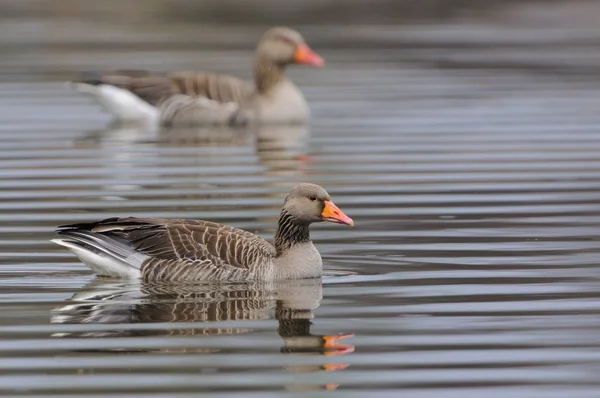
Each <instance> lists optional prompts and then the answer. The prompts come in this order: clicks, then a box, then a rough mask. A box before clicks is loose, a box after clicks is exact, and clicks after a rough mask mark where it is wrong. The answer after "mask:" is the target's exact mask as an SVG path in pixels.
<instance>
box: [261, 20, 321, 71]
mask: <svg viewBox="0 0 600 398" xmlns="http://www.w3.org/2000/svg"><path fill="white" fill-rule="evenodd" d="M257 55H258V56H259V57H260V58H263V59H267V60H269V61H271V62H272V63H274V64H277V65H281V66H285V65H289V64H304V65H310V66H316V67H321V66H324V65H325V61H323V58H321V57H320V56H319V55H318V54H317V53H315V52H314V51H313V50H311V48H310V47H309V46H308V45H307V44H306V42H305V41H304V38H303V37H302V35H301V34H300V33H298V32H297V31H295V30H293V29H290V28H285V27H275V28H271V29H269V30H268V31H266V32H265V33H264V34H263V36H262V38H261V39H260V42H259V43H258V48H257Z"/></svg>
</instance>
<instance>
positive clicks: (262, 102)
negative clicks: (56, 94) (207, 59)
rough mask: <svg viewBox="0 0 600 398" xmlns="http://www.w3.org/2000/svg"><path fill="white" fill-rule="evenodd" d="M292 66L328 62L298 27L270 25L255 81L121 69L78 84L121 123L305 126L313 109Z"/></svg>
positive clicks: (258, 53)
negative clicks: (295, 80) (289, 73)
mask: <svg viewBox="0 0 600 398" xmlns="http://www.w3.org/2000/svg"><path fill="white" fill-rule="evenodd" d="M291 64H304V65H310V66H315V67H322V66H324V64H325V62H324V61H323V58H321V57H320V56H319V55H318V54H317V53H315V52H314V51H313V50H312V49H311V48H310V47H309V46H308V45H307V44H306V42H305V41H304V38H303V37H302V35H301V34H300V33H298V32H297V31H295V30H293V29H290V28H287V27H275V28H271V29H269V30H268V31H267V32H266V33H264V35H263V36H262V38H261V39H260V41H259V43H258V46H257V49H256V56H255V62H254V84H251V83H249V82H246V81H244V80H241V79H239V78H236V77H233V76H228V75H221V74H215V73H207V72H178V73H173V74H170V75H166V76H158V75H151V74H149V73H147V72H144V71H121V72H119V71H117V72H113V73H108V74H105V75H100V76H95V75H94V76H92V77H88V78H86V79H84V80H83V81H82V82H79V83H76V84H75V88H76V89H77V90H79V91H82V92H85V93H88V94H91V95H92V96H93V97H94V98H95V99H96V100H97V101H98V102H99V104H100V105H101V106H103V107H104V108H105V109H106V110H107V111H108V112H109V113H111V114H113V115H114V116H115V117H116V118H117V119H118V120H120V121H144V122H149V123H152V124H157V123H158V124H160V125H164V126H172V127H189V126H200V125H228V126H247V125H250V124H287V125H289V124H306V123H307V122H308V120H309V119H310V110H309V108H308V104H307V103H306V100H305V98H304V96H303V95H302V92H301V91H300V90H299V89H298V87H296V85H295V84H294V83H293V82H292V81H291V80H290V79H288V78H287V77H286V76H285V69H286V67H287V66H288V65H291Z"/></svg>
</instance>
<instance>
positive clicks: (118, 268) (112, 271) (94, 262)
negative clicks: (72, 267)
mask: <svg viewBox="0 0 600 398" xmlns="http://www.w3.org/2000/svg"><path fill="white" fill-rule="evenodd" d="M51 241H52V242H54V243H56V244H58V245H61V246H64V247H66V248H67V249H69V250H70V251H72V252H73V253H74V254H75V255H76V256H77V257H79V259H80V260H81V262H83V263H84V264H85V265H87V266H88V267H90V268H91V270H92V271H94V272H95V273H96V274H97V275H103V276H113V277H118V278H139V277H140V270H139V268H136V267H134V265H133V264H134V263H137V262H139V260H140V259H133V258H131V259H130V258H129V257H128V258H126V259H120V258H119V257H116V256H114V255H111V254H110V253H108V252H105V251H102V250H97V251H91V250H88V249H86V248H85V247H82V246H80V245H78V244H76V243H74V242H72V241H69V240H68V239H52V240H51ZM134 256H135V255H134ZM134 256H132V257H134Z"/></svg>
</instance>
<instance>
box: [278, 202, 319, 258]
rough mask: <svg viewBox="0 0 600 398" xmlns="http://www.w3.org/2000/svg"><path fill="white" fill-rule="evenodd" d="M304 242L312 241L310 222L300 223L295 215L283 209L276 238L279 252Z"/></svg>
mask: <svg viewBox="0 0 600 398" xmlns="http://www.w3.org/2000/svg"><path fill="white" fill-rule="evenodd" d="M304 242H310V232H309V229H308V224H303V223H298V221H297V220H296V218H295V217H294V216H292V215H291V214H290V213H288V212H287V211H286V210H285V209H282V210H281V214H280V215H279V221H278V223H277V232H275V240H274V244H275V249H276V250H277V254H280V253H283V252H284V251H286V250H289V249H290V248H291V247H292V246H294V245H296V244H298V243H304Z"/></svg>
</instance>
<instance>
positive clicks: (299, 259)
mask: <svg viewBox="0 0 600 398" xmlns="http://www.w3.org/2000/svg"><path fill="white" fill-rule="evenodd" d="M320 221H329V222H333V223H337V224H346V225H350V226H353V225H354V221H352V219H351V218H350V217H348V216H346V215H345V214H344V213H343V212H342V211H341V210H340V209H339V208H338V207H337V206H336V205H335V204H334V203H333V202H332V201H331V197H330V196H329V194H328V193H327V191H325V189H323V188H322V187H320V186H318V185H315V184H308V183H303V184H299V185H298V186H296V187H295V188H294V189H293V190H292V191H291V192H290V193H289V194H288V195H287V197H286V198H285V201H284V205H283V208H282V210H281V213H280V216H279V221H278V224H277V230H276V232H275V238H274V243H273V244H270V243H269V242H267V241H266V240H264V239H262V238H261V237H259V236H257V235H255V234H253V233H251V232H248V231H244V230H241V229H237V228H233V227H229V226H226V225H222V224H217V223H214V222H210V221H202V220H177V219H173V220H168V219H158V218H131V217H130V218H110V219H106V220H102V221H99V222H92V223H84V224H73V225H66V226H62V227H59V230H58V231H57V232H58V235H59V238H58V239H54V240H53V242H55V243H57V244H59V245H62V246H65V247H67V248H68V249H69V250H71V251H72V252H73V253H75V255H77V257H79V259H80V260H81V261H82V262H83V263H85V264H86V265H87V266H88V267H90V268H91V269H92V270H93V271H94V272H95V273H96V274H98V275H104V276H114V277H122V278H140V277H141V278H142V279H144V280H146V281H149V280H166V281H180V280H188V281H249V280H262V281H270V280H282V279H302V278H316V277H320V276H321V275H322V271H323V262H322V260H321V255H320V254H319V251H318V250H317V248H316V247H315V246H314V245H313V243H312V241H311V240H310V235H309V226H310V224H312V223H314V222H320Z"/></svg>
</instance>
